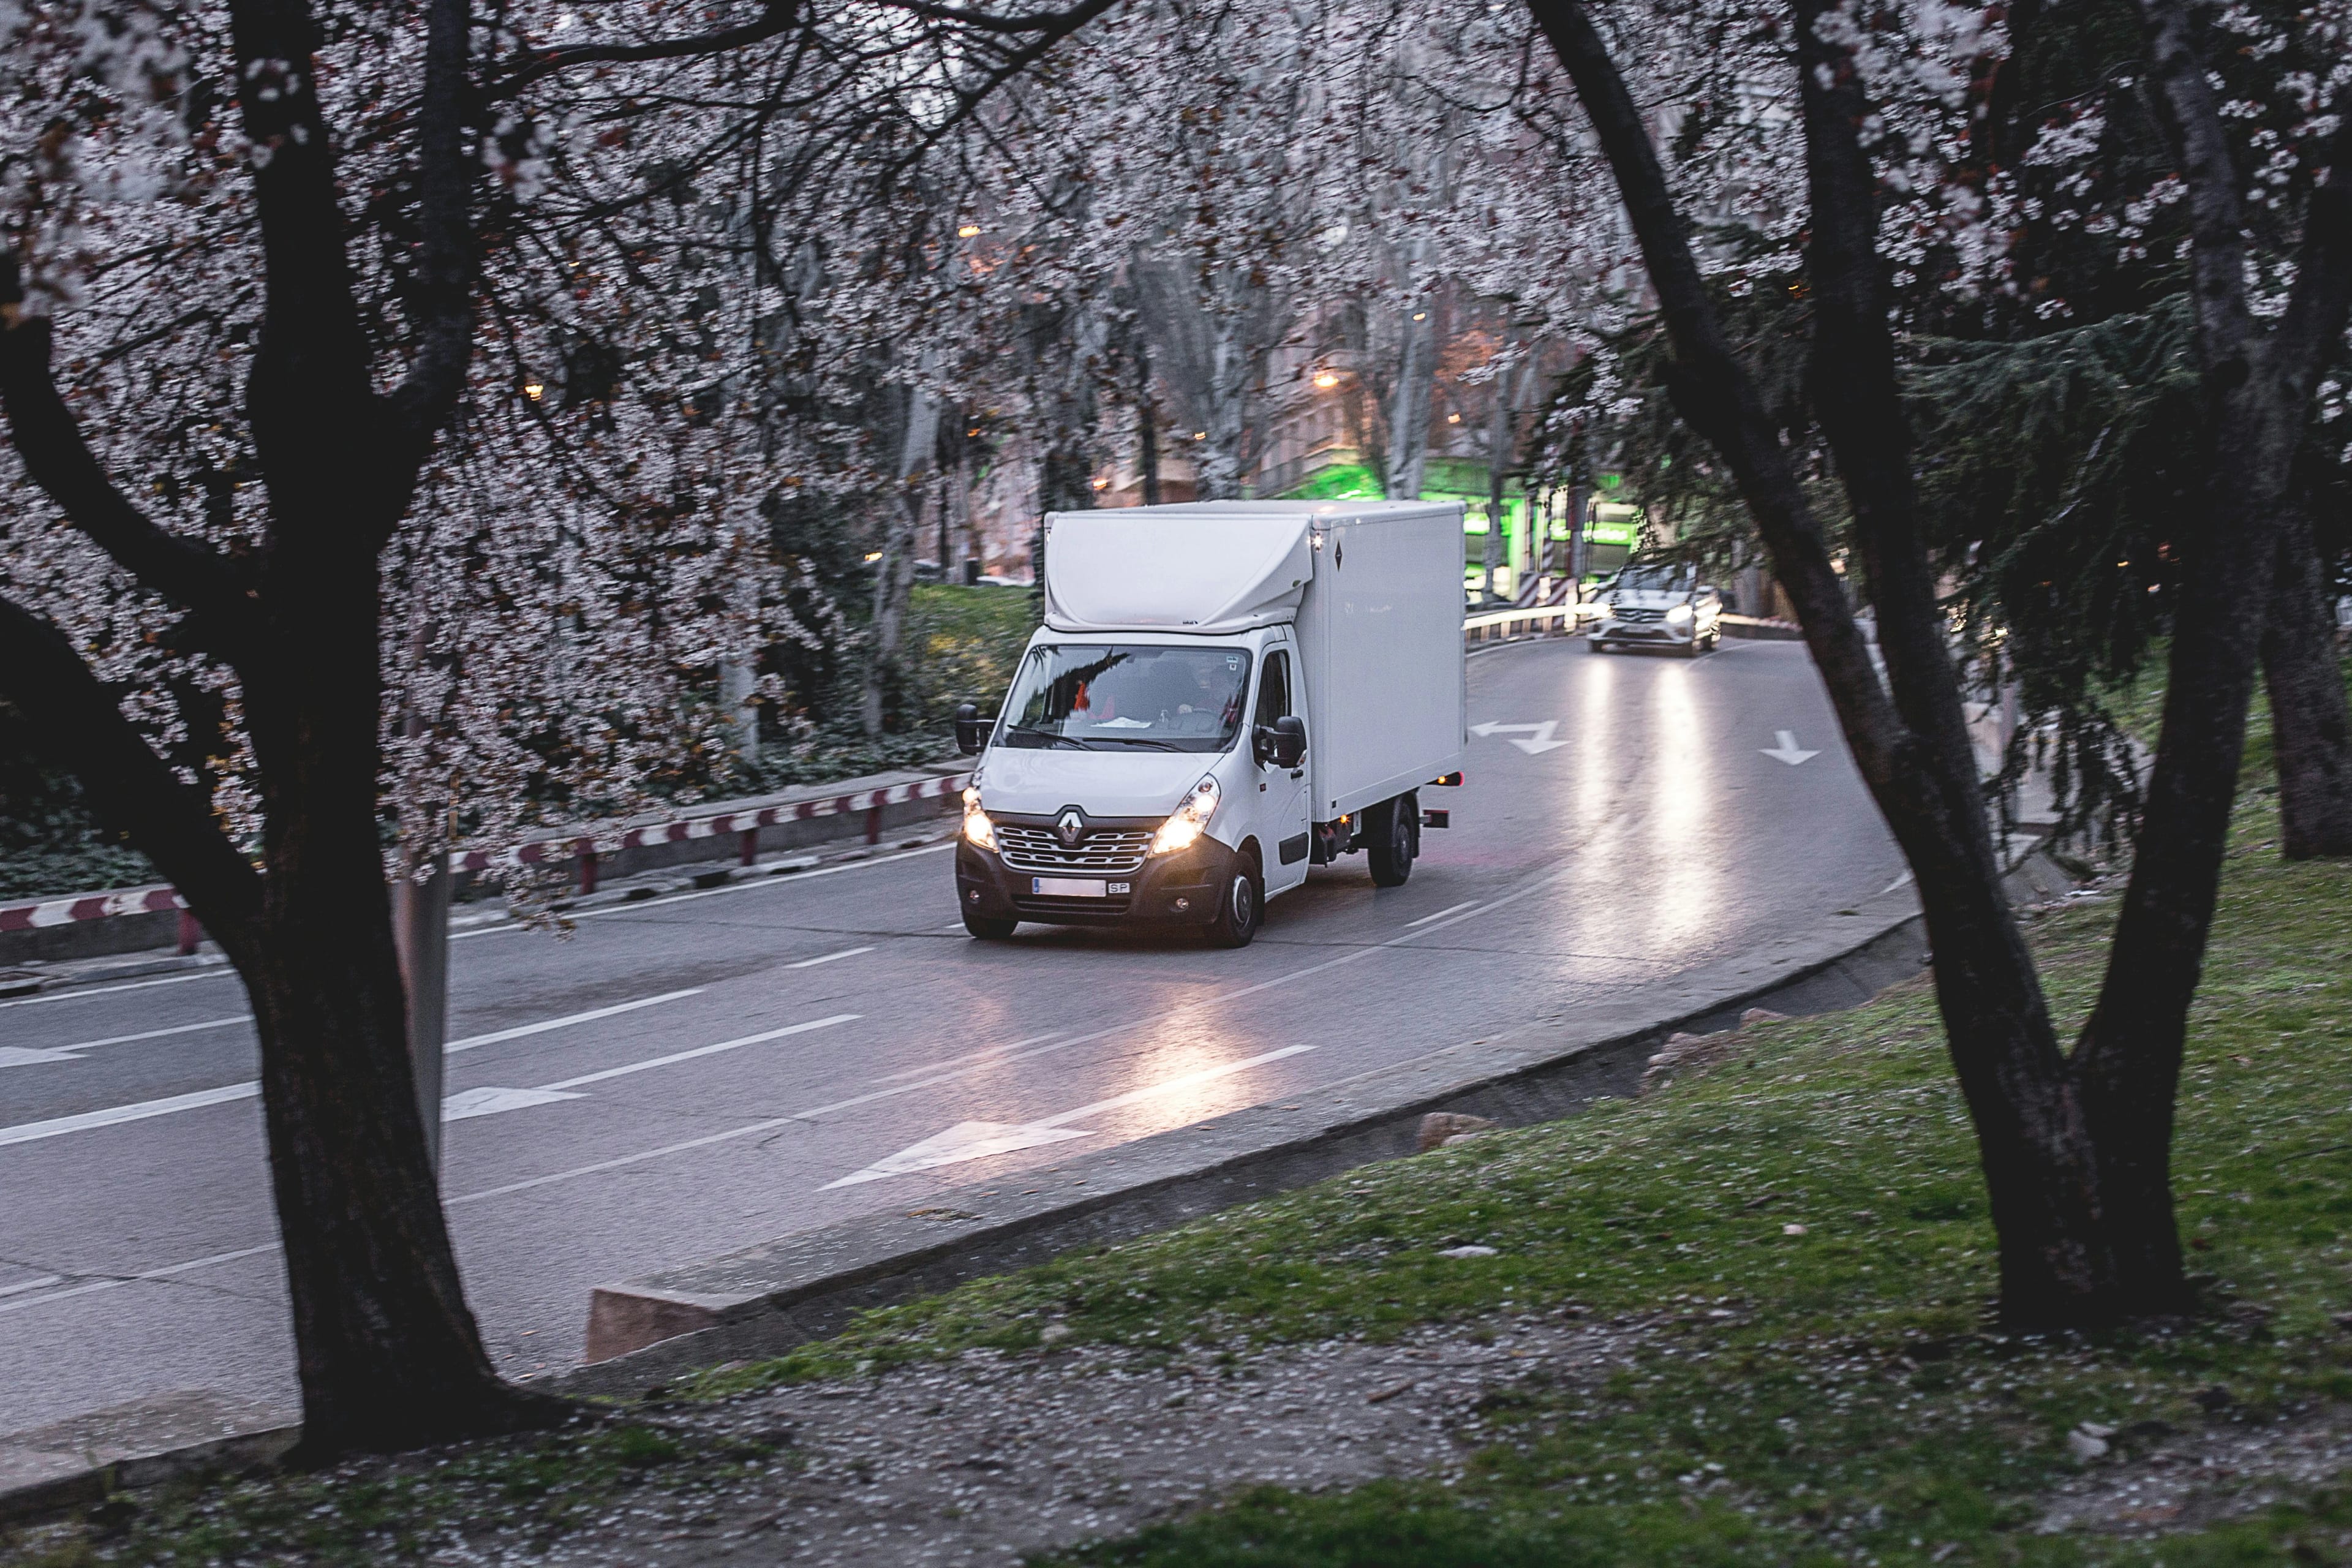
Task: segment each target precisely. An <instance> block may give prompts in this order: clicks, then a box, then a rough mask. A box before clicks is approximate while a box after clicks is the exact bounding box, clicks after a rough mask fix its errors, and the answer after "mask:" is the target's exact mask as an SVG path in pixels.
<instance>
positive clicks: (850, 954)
mask: <svg viewBox="0 0 2352 1568" xmlns="http://www.w3.org/2000/svg"><path fill="white" fill-rule="evenodd" d="M873 951H874V950H873V949H872V948H871V947H845V948H843V949H842V950H841V951H840V952H828V953H825V954H824V955H822V956H821V957H817V958H803V959H802V960H801V961H800V962H799V963H787V964H785V965H784V967H785V968H786V969H814V968H815V967H816V966H817V965H818V964H820V963H832V962H833V961H834V960H835V959H836V958H856V956H857V955H858V954H859V953H861V952H873Z"/></svg>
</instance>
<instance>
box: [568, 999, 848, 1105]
mask: <svg viewBox="0 0 2352 1568" xmlns="http://www.w3.org/2000/svg"><path fill="white" fill-rule="evenodd" d="M857 1017H858V1015H857V1014H856V1013H835V1015H834V1016H832V1017H830V1018H816V1019H812V1020H811V1021H810V1022H808V1023H805V1024H787V1025H785V1026H783V1027H782V1028H781V1029H769V1030H766V1031H764V1032H762V1033H761V1034H757V1035H746V1036H744V1037H742V1038H741V1039H740V1040H721V1041H719V1043H718V1044H717V1045H715V1046H697V1047H694V1049H692V1050H690V1051H672V1052H670V1053H669V1054H668V1055H667V1056H664V1057H651V1058H646V1060H644V1061H641V1062H631V1063H629V1064H628V1065H627V1066H625V1067H617V1068H605V1069H604V1071H602V1072H584V1073H582V1074H581V1075H580V1076H579V1077H578V1078H567V1079H561V1080H559V1081H558V1082H555V1083H543V1084H541V1085H540V1086H539V1087H540V1089H541V1092H542V1093H548V1094H560V1093H562V1091H563V1090H565V1089H578V1088H579V1087H580V1086H581V1085H582V1084H584V1083H603V1082H604V1080H605V1079H614V1078H626V1077H627V1076H628V1075H629V1074H631V1073H633V1072H651V1071H652V1070H653V1069H654V1068H666V1067H668V1066H669V1065H670V1064H671V1063H673V1062H690V1061H692V1060H694V1059H695V1058H697V1057H715V1056H717V1055H718V1054H719V1052H721V1051H734V1050H740V1049H742V1048H743V1047H745V1046H759V1045H765V1044H766V1043H767V1042H768V1041H770V1040H781V1039H782V1038H783V1037H785V1036H787V1035H805V1034H808V1033H809V1032H810V1031H812V1030H814V1029H830V1028H832V1027H833V1026H835V1025H836V1024H849V1023H855V1022H856V1020H857Z"/></svg>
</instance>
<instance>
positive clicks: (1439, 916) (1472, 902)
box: [1404, 899, 1484, 931]
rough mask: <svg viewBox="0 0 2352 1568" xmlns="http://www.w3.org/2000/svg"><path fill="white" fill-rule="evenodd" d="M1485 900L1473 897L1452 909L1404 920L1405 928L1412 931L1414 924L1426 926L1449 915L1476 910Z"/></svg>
mask: <svg viewBox="0 0 2352 1568" xmlns="http://www.w3.org/2000/svg"><path fill="white" fill-rule="evenodd" d="M1483 901H1484V900H1479V899H1473V900H1470V901H1469V902H1468V903H1466V904H1456V905H1454V907H1453V908H1452V909H1447V910H1438V911H1437V912H1436V913H1435V914H1433V915H1423V916H1422V917H1421V919H1419V920H1417V921H1405V922H1404V923H1405V929H1406V930H1408V931H1410V930H1412V928H1413V927H1414V926H1425V925H1427V924H1428V923H1429V922H1430V921H1442V920H1444V918H1445V917H1446V916H1448V915H1458V914H1460V913H1461V912H1462V911H1463V910H1475V909H1476V908H1477V907H1478V906H1479V904H1480V903H1481V902H1483Z"/></svg>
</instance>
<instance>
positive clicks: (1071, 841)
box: [1054, 806, 1087, 846]
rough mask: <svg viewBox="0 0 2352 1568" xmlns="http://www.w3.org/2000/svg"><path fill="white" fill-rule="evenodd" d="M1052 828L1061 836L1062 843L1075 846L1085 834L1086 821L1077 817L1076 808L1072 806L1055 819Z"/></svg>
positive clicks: (1081, 817)
mask: <svg viewBox="0 0 2352 1568" xmlns="http://www.w3.org/2000/svg"><path fill="white" fill-rule="evenodd" d="M1054 827H1055V831H1057V832H1059V833H1060V834H1061V836H1062V842H1063V843H1065V844H1067V845H1071V846H1076V843H1077V841H1078V839H1079V838H1080V837H1082V836H1083V835H1084V834H1085V833H1086V830H1087V819H1086V818H1085V817H1083V816H1079V815H1078V809H1077V807H1076V806H1072V807H1071V808H1070V809H1069V810H1067V811H1066V812H1064V813H1062V815H1061V816H1060V817H1058V818H1057V819H1055V823H1054Z"/></svg>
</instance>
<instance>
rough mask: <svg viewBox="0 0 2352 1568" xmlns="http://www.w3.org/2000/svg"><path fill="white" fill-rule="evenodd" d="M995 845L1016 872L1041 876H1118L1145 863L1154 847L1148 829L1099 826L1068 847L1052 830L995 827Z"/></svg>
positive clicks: (1007, 824)
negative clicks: (1146, 853) (1147, 854)
mask: <svg viewBox="0 0 2352 1568" xmlns="http://www.w3.org/2000/svg"><path fill="white" fill-rule="evenodd" d="M996 842H997V846H998V847H999V849H1000V850H1001V851H1002V852H1003V856H1004V863H1005V864H1006V865H1007V866H1010V867H1011V868H1013V869H1014V870H1015V871H1029V872H1034V873H1035V874H1036V875H1038V876H1041V877H1098V876H1102V875H1104V874H1106V873H1108V874H1110V875H1113V876H1116V875H1118V873H1120V872H1122V871H1133V870H1135V869H1137V868H1139V867H1141V866H1142V864H1143V857H1144V854H1145V852H1146V851H1147V850H1149V849H1150V847H1151V829H1150V828H1148V827H1097V828H1091V829H1089V830H1088V831H1087V834H1086V836H1085V837H1082V838H1080V839H1079V840H1078V841H1077V843H1076V844H1075V845H1066V844H1064V843H1063V842H1062V839H1061V836H1060V835H1059V834H1057V833H1055V831H1054V830H1053V829H1052V828H1050V827H1024V826H1018V825H1015V824H1012V823H1003V822H1000V823H998V824H997V825H996Z"/></svg>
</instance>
